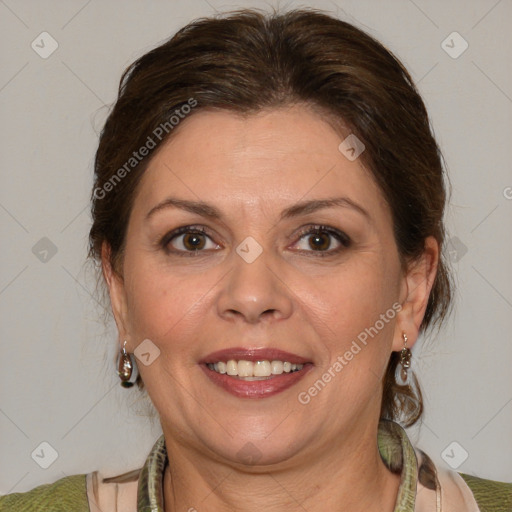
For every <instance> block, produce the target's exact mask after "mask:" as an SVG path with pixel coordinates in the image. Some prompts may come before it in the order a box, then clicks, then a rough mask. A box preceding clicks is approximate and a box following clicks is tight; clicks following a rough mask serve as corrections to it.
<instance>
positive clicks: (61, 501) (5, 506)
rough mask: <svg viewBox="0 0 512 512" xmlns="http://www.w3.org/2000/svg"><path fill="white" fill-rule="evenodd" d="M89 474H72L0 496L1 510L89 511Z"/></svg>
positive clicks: (35, 511)
mask: <svg viewBox="0 0 512 512" xmlns="http://www.w3.org/2000/svg"><path fill="white" fill-rule="evenodd" d="M86 479H87V475H85V474H82V475H72V476H67V477H64V478H61V479H60V480H57V481H56V482H54V483H52V484H44V485H40V486H38V487H35V488H34V489H31V490H30V491H27V492H22V493H12V494H7V495H5V496H0V512H11V511H16V512H37V511H40V510H48V511H50V510H51V512H89V510H90V509H89V503H88V499H87V484H86Z"/></svg>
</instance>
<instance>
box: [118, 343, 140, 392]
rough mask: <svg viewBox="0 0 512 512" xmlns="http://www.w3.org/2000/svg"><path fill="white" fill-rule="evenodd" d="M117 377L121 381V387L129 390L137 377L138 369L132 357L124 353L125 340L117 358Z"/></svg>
mask: <svg viewBox="0 0 512 512" xmlns="http://www.w3.org/2000/svg"><path fill="white" fill-rule="evenodd" d="M117 375H119V378H120V379H121V386H123V387H124V388H131V387H132V386H133V385H134V384H135V381H136V380H137V376H138V369H137V365H136V364H135V361H134V360H133V356H132V355H131V354H129V353H128V352H127V351H126V340H124V343H123V347H122V348H121V351H120V352H119V354H118V356H117Z"/></svg>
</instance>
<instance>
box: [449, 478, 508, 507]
mask: <svg viewBox="0 0 512 512" xmlns="http://www.w3.org/2000/svg"><path fill="white" fill-rule="evenodd" d="M459 475H460V476H461V477H462V479H463V480H464V482H465V483H466V484H467V486H468V487H469V488H470V489H471V492H472V493H473V496H474V497H475V500H476V502H477V503H478V506H479V507H480V510H481V511H482V512H506V511H512V483H506V482H497V481H495V480H486V479H484V478H478V477H476V476H472V475H467V474H465V473H459Z"/></svg>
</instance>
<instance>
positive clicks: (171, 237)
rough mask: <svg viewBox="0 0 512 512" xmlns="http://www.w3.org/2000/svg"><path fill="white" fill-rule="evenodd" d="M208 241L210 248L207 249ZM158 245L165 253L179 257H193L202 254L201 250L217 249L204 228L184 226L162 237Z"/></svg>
mask: <svg viewBox="0 0 512 512" xmlns="http://www.w3.org/2000/svg"><path fill="white" fill-rule="evenodd" d="M208 241H210V244H211V246H210V247H207V244H208ZM160 244H161V246H162V247H163V249H164V250H165V251H166V252H167V253H173V254H177V255H180V256H189V255H192V256H193V255H197V254H199V253H200V252H204V251H203V249H216V248H218V247H219V246H218V245H217V244H215V243H213V241H212V240H211V238H210V236H209V235H207V234H206V230H205V229H204V228H201V227H199V228H198V227H194V226H184V227H181V228H178V229H176V230H174V231H172V232H171V233H168V234H167V235H165V236H164V237H163V239H162V240H161V242H160Z"/></svg>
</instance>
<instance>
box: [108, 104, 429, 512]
mask: <svg viewBox="0 0 512 512" xmlns="http://www.w3.org/2000/svg"><path fill="white" fill-rule="evenodd" d="M342 140H343V137H342V136H340V134H339V133H337V132H336V131H335V130H334V128H333V127H332V126H331V125H330V124H328V123H327V122H325V121H324V120H323V119H322V118H321V117H320V116H319V115H318V114H317V113H315V112H314V111H312V110H311V109H309V108H307V107H306V106H303V105H295V106H292V107H287V108H279V109H274V110H271V111H263V112H260V113H258V114H256V115H251V116H249V117H245V118H244V117H241V116H238V115H236V114H234V113H230V112H224V111H216V112H214V111H205V110H204V111H198V112H197V113H195V114H193V115H191V116H189V118H187V119H186V120H185V121H182V123H181V125H180V127H179V130H176V132H175V133H174V134H173V137H172V138H171V139H170V140H169V141H168V142H167V143H166V144H165V145H164V146H162V147H161V148H160V149H159V151H158V152H157V153H156V155H155V156H154V157H153V159H152V161H151V162H150V165H149V167H148V169H147V170H146V172H145V174H144V176H143V179H142V181H141V183H140V185H139V189H138V193H137V195H136V198H135V201H134V205H133V210H132V213H131V217H130V221H129V225H128V230H127V237H126V246H125V253H124V258H123V263H122V269H121V271H120V272H119V273H116V272H114V271H113V270H112V268H111V267H110V265H109V263H108V255H109V252H108V246H107V245H106V244H105V245H104V248H103V249H104V250H103V268H104V275H105V278H106V281H107V283H108V286H109V290H110V297H111V302H112V309H113V312H114V316H115V320H116V323H117V326H118V330H119V335H120V339H121V340H125V339H126V340H127V346H126V348H127V350H128V351H129V352H133V351H134V350H135V349H136V347H137V345H138V344H139V343H140V342H141V341H142V340H145V339H150V340H151V341H152V342H153V343H154V344H155V345H156V346H157V347H158V349H159V350H160V355H159V356H158V357H157V358H156V359H155V360H154V362H152V363H151V364H150V365H148V366H145V365H143V364H139V365H138V367H139V371H140V373H141V375H142V378H143V380H144V383H145V386H146V388H147V391H148V393H149V395H150V397H151V400H152V401H153V403H154V405H155V407H156V409H157V411H158V413H159V415H160V420H161V424H162V428H163V433H164V436H165V441H166V446H167V451H168V454H169V459H170V465H169V467H168V469H167V471H166V473H165V477H164V489H165V491H164V492H165V510H166V512H171V511H173V512H174V511H177V510H188V509H189V508H191V507H195V508H196V509H197V510H199V511H201V512H208V511H217V512H218V511H228V510H229V511H232V510H239V511H255V510H263V509H264V510H267V511H274V510H276V511H277V510H280V511H281V510H284V509H285V508H286V510H291V511H299V510H300V511H303V510H304V509H306V510H308V511H310V512H313V511H317V510H322V511H325V510H351V511H359V510H361V511H362V510H383V511H392V510H393V509H394V504H395V500H396V496H397V492H398V485H399V476H397V475H394V474H392V473H391V472H390V471H389V470H388V469H387V468H386V466H385V465H384V463H383V462H382V460H381V458H380V455H379V452H378V447H377V442H376V439H377V428H378V421H379V414H380V407H381V396H382V377H383V375H384V372H385V369H386V365H387V362H388V360H389V357H390V354H391V352H392V351H399V350H401V348H402V347H403V339H402V332H406V333H407V336H408V346H409V347H412V346H413V345H414V343H415V341H416V339H417V337H418V332H419V327H420V324H421V321H422V319H423V316H424V313H425V308H426V305H427V300H428V296H429V293H430V290H431V288H432V284H433V280H434V277H435V273H436V269H437V263H438V257H439V249H438V244H437V242H436V241H435V240H434V239H433V238H428V239H427V240H426V245H425V247H426V248H425V252H424V254H423V257H422V258H420V259H419V260H418V261H417V262H415V264H414V265H412V264H411V265H410V266H409V268H408V269H403V268H402V267H401V265H400V261H399V256H398V252H397V247H396V244H395V241H394V238H393V225H392V220H391V213H390V209H389V206H388V205H387V204H386V202H385V200H384V197H383V195H382V193H381V191H380V189H379V188H378V186H377V185H376V184H375V182H374V180H373V179H372V177H371V175H370V174H369V172H368V171H367V170H365V169H364V168H363V166H362V164H361V161H360V159H356V160H355V161H353V162H351V161H349V160H348V159H347V158H346V157H345V156H344V155H343V154H342V153H341V152H340V151H339V150H338V146H339V144H340V142H341V141H342ZM171 195H172V196H174V197H178V198H180V199H188V200H193V201H205V202H208V203H210V204H212V205H214V206H215V207H216V208H218V209H219V210H220V211H221V212H222V215H223V218H222V220H216V219H210V218H205V217H203V216H201V215H199V214H197V213H191V212H187V211H183V210H181V209H177V208H173V207H169V208H164V209H161V210H159V211H157V212H156V213H154V214H153V215H152V216H150V218H149V219H147V214H148V212H149V211H150V210H151V209H152V208H154V207H155V206H156V205H158V204H159V203H161V202H162V201H164V200H165V199H166V198H167V197H169V196H171ZM341 196H344V197H348V198H350V199H351V200H352V201H354V202H356V203H358V204H359V205H360V206H361V207H362V208H364V209H365V210H366V211H367V213H368V218H367V217H366V216H364V215H362V214H361V213H358V211H356V210H355V209H353V208H350V207H329V208H324V209H321V210H318V211H316V212H313V213H309V214H302V215H300V216H298V217H296V218H289V219H286V220H281V221H280V220H279V215H280V213H281V211H282V210H283V209H285V208H287V207H289V206H292V205H295V204H297V203H298V202H300V201H304V200H311V199H323V198H332V197H341ZM318 224H321V225H325V226H328V227H329V228H334V229H338V230H340V231H342V232H343V233H345V234H346V235H347V236H348V237H349V238H350V240H351V244H350V245H349V246H348V247H345V246H343V245H342V244H341V243H340V242H338V241H337V240H336V238H334V237H332V236H329V235H328V234H326V233H324V235H323V237H321V238H320V242H319V243H320V246H321V247H322V249H321V250H323V252H324V253H329V252H330V254H329V255H328V256H326V257H321V256H319V252H321V251H319V250H315V248H316V247H317V246H315V244H314V238H315V237H314V235H311V234H310V235H301V231H300V228H307V227H308V226H314V225H318ZM188 225H194V226H197V225H199V226H203V227H204V228H206V229H207V230H208V233H207V236H203V235H199V236H200V239H199V241H200V242H202V243H203V245H202V247H203V249H201V251H203V252H199V254H195V255H190V253H191V251H192V249H193V245H191V243H190V236H189V239H188V244H186V236H183V235H181V236H177V237H176V238H175V239H174V240H173V241H172V242H171V243H169V244H168V245H167V247H168V249H170V250H174V251H176V252H177V253H178V252H180V251H181V254H184V253H186V251H187V250H188V251H189V253H188V255H187V254H185V256H179V254H176V253H172V252H170V251H166V250H165V249H164V248H163V247H162V245H160V244H159V241H160V239H161V238H162V237H164V235H166V234H167V233H169V232H171V231H172V230H174V229H176V228H178V227H181V226H188ZM248 236H251V237H253V238H254V239H255V240H256V241H257V242H258V243H259V244H260V246H261V248H262V250H263V252H262V253H261V255H260V256H259V257H258V258H257V259H256V260H255V261H254V262H252V263H247V262H246V261H244V259H242V258H241V257H240V256H239V255H238V253H237V252H236V248H237V246H238V245H239V244H240V243H241V242H242V241H243V240H244V239H245V238H246V237H248ZM192 238H193V237H192ZM195 241H197V240H195ZM329 241H330V245H329ZM317 243H318V242H317ZM339 247H341V251H340V252H335V250H336V249H337V248H339ZM394 303H398V304H400V305H401V310H400V311H399V313H398V314H397V315H396V316H395V318H394V319H392V320H390V321H389V322H388V323H386V324H385V326H384V328H383V329H381V330H380V331H379V333H378V335H375V336H374V337H373V338H369V342H368V344H367V345H366V346H364V347H363V348H362V350H361V351H360V352H359V353H358V354H357V355H355V356H354V358H353V359H352V360H351V361H350V362H349V363H348V364H347V365H346V366H344V368H343V370H342V371H341V372H339V373H337V374H336V377H335V378H333V379H332V380H331V382H329V383H328V384H327V385H326V386H325V387H324V388H323V389H322V390H321V392H319V393H318V394H317V395H316V396H315V397H313V398H311V401H310V402H309V403H308V404H306V405H303V404H301V403H299V401H298V399H297V396H298V393H299V392H303V391H307V390H308V388H310V387H311V386H312V385H313V384H314V382H315V381H317V380H318V379H319V378H320V377H321V376H322V374H323V373H324V372H325V371H327V369H328V368H329V367H332V365H333V363H334V362H335V361H336V358H337V357H338V356H342V355H343V354H344V353H345V352H346V351H347V350H348V349H349V348H350V346H351V343H352V341H353V340H355V339H356V338H357V335H358V334H359V333H361V332H362V331H364V330H365V328H368V327H370V326H373V325H374V324H375V322H376V320H378V319H379V315H381V314H383V313H385V312H386V311H388V310H389V309H390V308H391V306H392V304H394ZM236 346H242V347H249V348H263V347H274V348H279V349H282V350H286V351H289V352H292V353H295V354H299V355H301V356H303V357H306V358H308V359H309V360H311V361H312V362H313V365H314V367H313V369H312V370H311V371H310V372H309V373H308V374H307V375H305V377H304V378H303V379H302V380H301V381H300V382H299V383H297V384H296V385H294V386H293V387H291V388H289V389H287V390H285V391H284V392H281V393H279V394H277V395H275V396H272V397H268V398H264V399H247V398H239V397H235V396H232V395H231V394H229V393H227V392H226V391H224V390H223V389H221V388H219V387H217V386H215V385H214V384H212V383H211V382H210V380H209V379H208V378H207V377H206V376H205V374H204V372H203V371H202V370H201V368H200V367H199V365H198V361H199V360H200V359H201V358H203V357H205V356H206V355H208V354H209V353H211V352H213V351H217V350H220V349H224V348H229V347H236ZM248 443H252V445H253V448H252V450H253V451H255V453H257V454H258V455H257V456H258V460H257V461H256V463H255V464H244V463H242V462H241V460H240V455H239V454H238V452H239V451H240V450H241V449H243V448H244V447H245V449H246V450H247V449H248V448H247V447H248V446H252V445H248Z"/></svg>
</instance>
